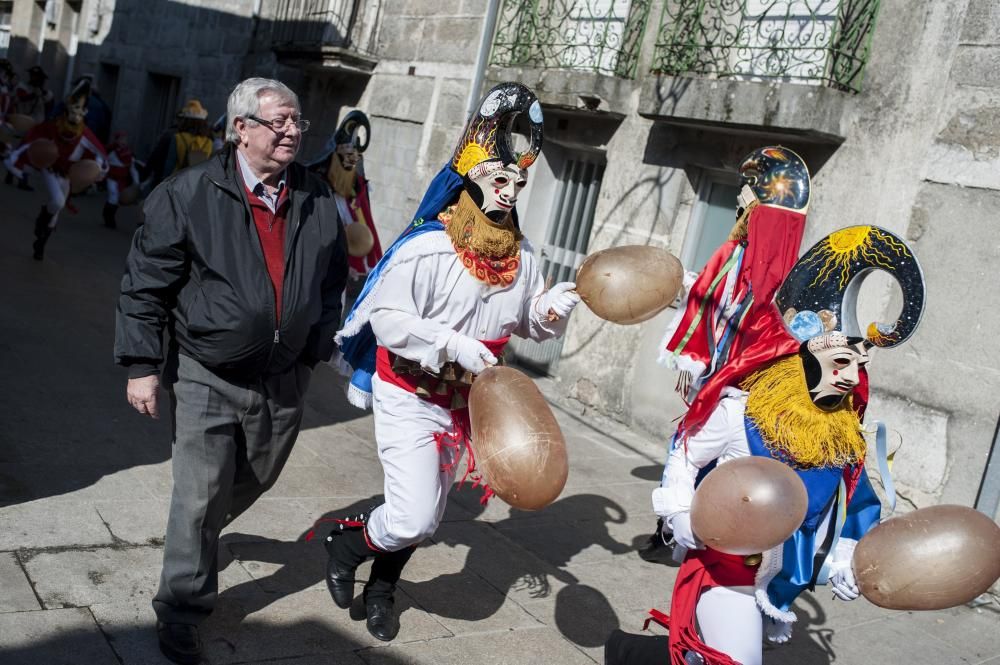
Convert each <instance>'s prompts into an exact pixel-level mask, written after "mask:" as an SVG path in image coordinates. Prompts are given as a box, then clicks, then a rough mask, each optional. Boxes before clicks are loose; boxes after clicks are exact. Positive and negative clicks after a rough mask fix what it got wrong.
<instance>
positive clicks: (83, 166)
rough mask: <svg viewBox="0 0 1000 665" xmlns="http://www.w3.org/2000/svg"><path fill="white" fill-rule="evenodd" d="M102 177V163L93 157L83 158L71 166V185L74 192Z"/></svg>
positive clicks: (85, 187)
mask: <svg viewBox="0 0 1000 665" xmlns="http://www.w3.org/2000/svg"><path fill="white" fill-rule="evenodd" d="M100 177H101V165H100V164H98V163H97V162H95V161H94V160H92V159H81V160H80V161H78V162H73V163H72V164H71V165H70V167H69V187H70V190H71V191H72V192H73V193H74V194H79V193H80V192H82V191H83V190H85V189H87V188H88V187H90V186H91V185H93V184H94V183H95V182H97V180H98V179H99V178H100Z"/></svg>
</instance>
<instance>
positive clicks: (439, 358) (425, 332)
mask: <svg viewBox="0 0 1000 665" xmlns="http://www.w3.org/2000/svg"><path fill="white" fill-rule="evenodd" d="M444 259H445V257H444V256H442V255H440V254H429V255H426V256H421V257H418V258H413V259H410V260H407V261H402V262H399V263H397V264H395V265H393V266H392V267H390V268H389V269H388V270H387V271H386V272H385V274H384V275H383V276H382V283H381V284H380V285H379V290H378V292H377V293H376V294H375V295H374V296H373V298H374V301H373V303H372V313H371V319H370V321H371V326H372V330H373V331H374V332H375V337H376V338H378V343H379V345H380V346H384V347H386V348H387V349H388V350H389V351H392V352H393V353H395V354H396V355H398V356H402V357H403V358H407V359H408V360H414V361H417V362H419V363H420V365H421V366H422V367H423V368H424V369H426V370H428V371H431V372H437V371H439V370H440V369H441V365H443V364H444V363H445V362H447V361H448V358H447V354H446V352H445V347H446V345H447V344H448V340H449V339H451V337H452V335H454V334H455V331H454V330H452V329H451V328H449V327H447V326H445V325H442V324H441V323H438V322H436V321H433V320H431V319H428V318H425V316H426V313H427V311H428V310H429V309H431V307H432V306H433V298H434V294H435V291H436V289H435V284H436V283H437V276H438V268H439V265H440V263H441V261H442V260H444ZM418 276H419V277H418Z"/></svg>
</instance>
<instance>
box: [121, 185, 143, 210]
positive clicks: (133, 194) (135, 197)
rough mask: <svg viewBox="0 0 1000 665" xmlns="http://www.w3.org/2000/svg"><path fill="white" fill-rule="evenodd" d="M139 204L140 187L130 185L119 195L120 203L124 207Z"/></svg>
mask: <svg viewBox="0 0 1000 665" xmlns="http://www.w3.org/2000/svg"><path fill="white" fill-rule="evenodd" d="M138 202H139V185H135V184H132V185H129V186H128V187H126V188H125V189H123V190H122V191H121V193H120V194H119V195H118V203H119V204H121V205H123V206H130V205H135V204H136V203H138Z"/></svg>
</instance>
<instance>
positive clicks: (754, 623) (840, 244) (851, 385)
mask: <svg viewBox="0 0 1000 665" xmlns="http://www.w3.org/2000/svg"><path fill="white" fill-rule="evenodd" d="M765 150H775V149H773V148H768V149H765ZM781 150H784V149H781ZM745 176H746V173H745V172H744V177H745ZM758 177H759V176H758ZM765 177H770V176H768V175H767V174H765ZM803 184H805V185H806V186H807V185H808V181H805V183H803ZM751 187H752V188H754V186H753V185H751ZM754 189H755V188H754ZM755 194H756V189H755ZM755 200H756V203H751V206H752V207H754V208H755V211H759V210H762V209H766V206H767V205H768V202H767V200H766V199H762V198H761V197H760V196H759V195H756V196H755ZM807 201H808V198H806V199H805V202H806V203H807ZM800 209H802V210H804V209H805V206H804V205H803V206H802V207H801V208H800ZM767 220H768V217H767V216H762V215H760V214H759V213H757V214H755V212H754V211H752V212H751V214H750V216H749V229H748V232H749V236H748V237H749V238H750V239H751V240H750V243H748V246H747V248H746V250H745V252H746V254H748V255H749V254H750V253H751V248H750V246H749V244H751V243H752V242H753V240H752V239H753V238H754V237H755V236H754V232H753V226H754V224H760V223H767ZM799 229H801V227H799ZM771 240H772V241H774V242H776V249H777V250H778V251H779V256H778V257H777V258H776V259H775V260H778V259H780V258H781V257H783V256H784V255H785V254H784V252H785V251H786V250H787V249H788V247H787V246H786V245H785V244H784V242H782V241H783V239H782V238H779V237H772V238H771ZM728 244H729V243H727V245H728ZM725 248H726V245H724V246H723V249H722V250H720V251H725ZM756 249H757V251H756V252H754V254H755V255H763V254H766V248H756ZM730 251H731V250H730ZM712 265H713V264H712V262H710V263H709V266H710V267H711V266H712ZM716 265H718V264H716ZM723 265H724V264H723ZM785 265H787V264H785ZM778 267H779V269H780V265H779V266H778ZM785 269H786V270H787V268H785ZM873 270H884V271H886V272H888V273H889V274H890V275H892V276H893V277H894V278H895V279H896V280H897V281H898V282H899V284H900V287H901V289H902V291H903V299H904V305H903V308H902V312H901V313H900V315H899V318H898V319H897V321H896V322H895V323H894V324H892V325H883V324H877V323H873V324H870V325H869V326H868V327H867V329H866V330H865V331H864V332H862V330H861V328H860V327H859V325H858V322H857V316H856V312H855V309H856V306H857V293H858V289H859V287H860V284H861V281H862V280H863V279H864V276H865V275H866V274H867V273H869V272H871V271H873ZM707 271H708V269H706V272H707ZM717 277H718V274H716V275H711V274H708V275H706V273H703V274H702V275H701V276H700V277H699V280H698V281H699V282H702V280H703V279H705V280H706V281H708V284H709V286H712V284H713V283H714V282H715V281H716V279H717ZM754 277H755V274H753V273H752V274H751V276H750V280H749V291H748V292H749V294H750V295H749V296H747V297H748V298H750V299H751V301H752V300H755V299H756V298H757V297H758V295H760V297H761V301H760V302H761V304H760V306H758V307H753V305H752V304H751V305H750V311H749V313H748V314H746V316H745V317H743V318H744V320H743V322H742V324H741V325H739V326H737V329H738V331H737V334H736V336H737V339H735V340H734V341H733V342H732V343H731V345H730V347H731V349H732V351H731V352H730V354H729V357H728V358H727V359H726V361H725V362H724V363H723V364H721V365H716V366H715V367H714V371H713V372H712V373H711V376H707V378H705V377H706V374H707V372H706V374H703V375H702V378H704V379H705V380H703V381H702V383H701V386H700V389H698V391H697V393H696V394H695V395H694V398H693V400H692V402H691V407H690V409H689V411H688V413H687V415H686V416H685V418H684V420H683V421H682V423H681V426H680V428H679V429H678V433H677V434H676V435H675V437H674V439H673V441H672V445H671V450H670V454H669V457H668V461H667V466H666V471H665V473H664V482H663V484H662V485H661V487H659V488H658V489H656V490H654V492H653V506H654V510H655V512H656V513H657V514H658V515H659V516H660V517H661V518H662V519H663V522H664V528H665V529H666V530H668V531H669V532H670V533H671V535H672V537H673V539H674V540H675V541H676V545H677V547H678V549H679V552H680V553H681V555H682V556H683V555H684V554H686V556H684V559H683V563H682V564H681V568H680V571H679V573H678V576H677V580H676V583H675V585H674V590H673V594H672V596H671V606H670V614H669V616H668V615H665V614H662V613H659V612H657V611H655V610H654V611H653V612H652V613H651V614H652V618H653V620H656V621H658V622H660V623H663V624H665V625H667V626H668V628H669V637H667V638H655V637H645V636H638V635H628V634H626V633H622V632H620V631H616V632H615V633H614V634H612V637H611V639H610V640H609V641H608V644H607V645H606V654H607V661H606V662H607V663H609V664H610V665H645V664H646V663H663V662H665V661H666V660H667V654H665V653H664V650H667V651H668V652H669V662H670V663H671V664H672V665H688V664H691V663H702V664H704V665H734V664H740V665H759V664H760V663H761V662H762V658H763V656H762V640H763V637H764V636H765V635H766V637H767V638H768V639H769V640H770V641H771V642H774V643H782V642H786V641H787V640H788V639H790V637H791V629H792V624H793V622H794V621H795V615H794V613H792V611H791V609H790V608H791V605H792V603H793V602H794V600H795V599H796V597H797V596H798V595H799V594H800V593H801V592H802V591H804V590H807V589H809V590H812V589H813V588H814V587H815V585H817V584H829V585H830V587H831V590H832V591H833V593H834V595H835V596H836V597H837V598H840V599H842V600H853V599H855V598H857V597H858V589H857V586H856V584H855V581H854V575H853V572H852V570H851V557H852V555H853V551H854V546H855V544H856V543H857V541H858V540H860V538H861V537H862V536H863V535H864V534H865V533H867V532H868V530H870V529H871V528H872V527H873V526H874V525H875V524H877V523H878V521H879V517H880V514H881V505H880V503H879V500H878V498H877V497H876V495H875V493H874V491H873V489H872V486H871V483H870V482H869V480H868V476H867V473H866V471H865V468H864V461H865V456H866V452H867V444H866V442H865V439H864V438H863V436H862V434H863V429H862V418H863V416H864V410H865V406H866V404H867V399H868V374H867V365H868V361H869V351H870V350H871V349H873V348H875V347H881V348H891V347H894V346H897V345H898V344H901V343H902V342H903V341H905V340H906V339H907V338H909V337H910V335H912V334H913V332H914V330H915V329H916V326H917V324H918V322H919V320H920V317H921V314H922V312H923V306H924V282H923V275H922V273H921V271H920V266H919V264H918V263H917V261H916V259H915V257H914V256H913V254H912V253H911V251H910V249H909V247H907V245H906V244H905V243H904V242H903V241H902V240H901V239H900V238H898V237H897V236H895V235H894V234H892V233H890V232H889V231H886V230H884V229H880V228H878V227H874V226H852V227H848V228H845V229H841V230H840V231H837V232H835V233H833V234H830V235H829V236H827V237H825V238H823V239H822V240H821V241H820V242H818V243H817V244H816V245H814V246H813V247H812V248H811V249H810V250H809V251H807V252H806V253H805V254H804V255H803V256H802V257H801V258H800V259H799V260H798V262H796V263H795V264H794V266H792V267H791V271H790V272H789V273H788V275H787V277H785V278H784V281H783V283H782V284H781V287H780V290H778V292H777V294H775V293H774V291H771V292H770V293H768V292H767V291H766V289H765V288H763V287H762V288H760V289H758V288H757V284H758V282H756V281H754ZM736 283H737V284H738V283H739V280H738V279H737V280H736ZM761 283H762V284H768V283H769V282H767V281H766V280H765V281H763V282H761ZM709 290H711V289H709ZM734 291H735V290H734ZM705 292H706V291H705V290H701V291H700V293H705ZM692 297H693V298H694V300H693V301H692V299H691V298H692ZM699 300H700V301H701V302H699ZM712 304H713V303H710V304H708V305H705V304H704V298H703V297H700V296H699V289H698V283H696V284H695V286H694V287H693V288H692V290H691V294H690V297H689V301H688V303H687V306H686V312H685V315H686V316H687V318H688V320H694V319H693V318H691V316H690V315H691V314H692V310H694V311H695V314H694V316H695V317H697V311H698V310H700V309H702V308H703V307H704V309H705V310H709V309H710V308H711V306H712ZM704 320H705V317H702V321H704ZM708 321H709V325H710V326H711V325H712V323H713V322H712V319H711V318H709V319H708ZM682 325H683V324H682ZM689 327H690V328H693V330H694V333H693V334H692V337H694V336H695V335H700V336H702V337H703V338H708V339H709V340H710V341H713V340H718V339H720V338H719V337H717V336H713V334H712V333H710V332H709V331H708V329H707V327H706V326H704V325H702V323H701V322H699V323H698V324H695V325H693V326H689ZM677 334H678V335H681V338H683V336H684V334H686V333H685V332H683V331H681V329H680V328H678V333H677ZM675 339H677V337H676V336H673V337H672V341H673V340H675ZM706 348H709V349H711V348H713V346H712V344H711V342H710V344H709V345H708V346H707V347H706ZM716 348H717V347H716ZM706 358H707V360H708V362H705V367H706V370H709V369H711V368H713V365H712V362H711V358H712V355H711V354H709V355H708V356H706ZM877 441H878V444H877V447H878V450H877V455H876V457H878V458H879V463H880V464H879V466H880V471H883V481H884V482H885V485H886V490H887V495H888V497H889V501H890V505H891V506H893V505H894V500H895V499H894V494H893V493H892V492H891V482H889V481H888V479H887V475H885V474H886V472H885V468H886V465H885V456H886V450H885V435H884V428H882V427H881V426H880V427H879V430H878V435H877ZM747 455H758V456H762V457H770V458H772V459H776V460H778V461H780V462H783V463H785V464H787V465H788V466H790V467H791V468H792V469H793V470H794V471H795V473H796V474H797V475H798V476H799V478H800V479H801V480H802V482H803V485H804V486H805V488H806V493H807V495H808V508H807V511H806V516H805V519H804V520H803V522H802V524H801V525H800V526H799V528H798V530H796V531H795V532H794V533H793V534H792V536H791V537H790V538H788V540H786V541H785V542H784V543H783V544H782V545H779V546H777V547H775V548H774V549H772V550H769V551H766V552H762V553H760V554H757V555H751V556H736V555H730V554H725V553H723V552H719V551H716V550H714V549H712V548H707V547H705V546H704V545H703V544H702V543H701V542H699V541H698V538H697V536H696V534H695V533H694V532H693V530H692V527H691V518H690V507H691V500H692V497H693V496H694V493H695V488H696V487H697V485H698V483H699V482H700V480H701V478H702V477H704V475H705V474H706V473H707V472H708V471H709V470H710V469H711V468H714V466H716V465H718V464H724V463H726V462H728V461H730V460H732V459H736V458H739V457H744V456H747Z"/></svg>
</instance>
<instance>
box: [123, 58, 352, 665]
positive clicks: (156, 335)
mask: <svg viewBox="0 0 1000 665" xmlns="http://www.w3.org/2000/svg"><path fill="white" fill-rule="evenodd" d="M227 123H228V127H227V132H226V139H227V145H226V147H225V148H224V149H223V150H222V151H220V152H219V153H217V154H215V155H213V157H212V158H211V159H209V160H208V161H207V162H204V163H202V164H199V165H197V166H193V167H191V168H189V169H186V170H184V171H182V172H180V173H178V174H177V175H175V176H174V177H172V178H169V179H167V180H166V181H164V182H163V184H161V185H160V186H159V187H157V188H156V189H155V190H154V191H153V193H152V194H151V195H150V196H149V198H148V199H147V200H146V203H145V206H144V207H143V213H144V215H145V224H143V225H142V226H141V227H140V228H139V230H138V231H137V232H136V235H135V238H134V240H133V244H132V249H131V251H130V252H129V255H128V260H127V263H126V268H125V276H124V278H123V279H122V288H121V296H120V298H119V300H118V311H117V326H116V339H115V358H116V360H117V362H118V363H119V364H121V365H124V366H126V367H127V368H128V372H129V379H128V387H127V390H126V392H127V397H128V401H129V403H130V404H131V405H132V406H133V407H134V408H135V409H136V410H137V411H138V412H139V413H141V414H148V415H149V416H152V417H153V418H156V417H158V409H157V393H158V390H159V385H160V384H161V382H162V384H163V385H164V387H165V388H166V391H167V393H168V395H169V397H170V416H171V422H172V424H173V477H174V485H173V497H172V499H171V503H170V518H169V521H168V524H167V534H166V542H165V545H164V554H163V572H162V575H161V578H160V588H159V591H158V592H157V593H156V596H155V597H154V599H153V608H154V610H155V611H156V616H157V634H158V638H159V642H160V649H161V650H162V651H163V653H164V655H166V656H167V657H168V658H170V659H171V660H172V661H174V662H176V663H197V662H198V660H199V659H200V651H201V643H200V640H199V636H198V624H199V623H200V622H201V621H202V620H203V619H204V618H205V617H206V616H208V614H209V613H210V612H211V611H212V608H213V605H214V603H215V598H216V595H217V592H218V567H217V558H218V557H217V554H218V542H219V532H220V531H221V530H222V528H223V527H224V526H225V525H226V524H228V523H229V522H231V521H232V520H233V519H235V518H236V517H237V516H238V515H239V514H240V513H242V512H243V511H245V510H246V509H247V508H249V507H250V505H251V504H253V502H254V501H255V500H256V499H257V498H258V497H259V496H260V495H261V494H262V493H263V492H264V491H266V490H267V489H268V488H269V487H271V486H272V485H273V484H274V482H275V480H276V479H277V477H278V474H279V472H280V471H281V468H282V466H283V465H284V464H285V461H286V460H287V459H288V455H289V453H290V452H291V449H292V445H293V444H294V442H295V438H296V436H297V435H298V431H299V425H300V422H301V419H302V410H303V395H304V394H305V391H306V387H307V385H308V383H309V378H310V373H311V371H312V367H313V366H314V365H315V364H316V362H317V361H320V360H326V359H328V358H329V357H330V355H331V352H332V350H333V334H334V331H335V330H336V329H337V326H338V323H339V321H340V314H341V294H342V292H343V289H344V284H345V282H346V279H347V252H346V245H345V242H344V237H343V234H342V232H341V224H340V221H339V220H338V216H337V204H336V202H335V201H334V198H333V194H332V193H331V192H330V189H329V187H328V186H327V185H326V184H325V183H324V182H323V181H322V180H321V179H319V178H317V177H316V176H315V175H313V174H311V173H309V172H308V171H307V170H306V169H305V168H304V167H303V166H301V165H299V164H297V163H295V161H294V160H295V156H296V154H297V153H298V150H299V144H300V140H301V137H302V132H304V131H305V130H306V129H308V127H309V121H307V120H303V119H302V118H301V116H300V113H299V101H298V97H297V96H296V95H295V93H294V92H292V91H291V90H290V89H288V88H287V87H286V86H285V85H284V84H282V83H280V82H278V81H273V80H269V79H262V78H251V79H247V80H245V81H243V82H242V83H240V84H239V85H237V86H236V88H235V89H234V90H233V92H232V94H231V95H230V96H229V104H228V119H227ZM164 329H166V330H167V331H168V332H169V341H168V342H167V343H166V346H164V343H163V342H162V341H161V337H162V333H163V331H164ZM161 364H162V365H163V367H162V370H161V367H160V366H161ZM161 376H162V378H161Z"/></svg>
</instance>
